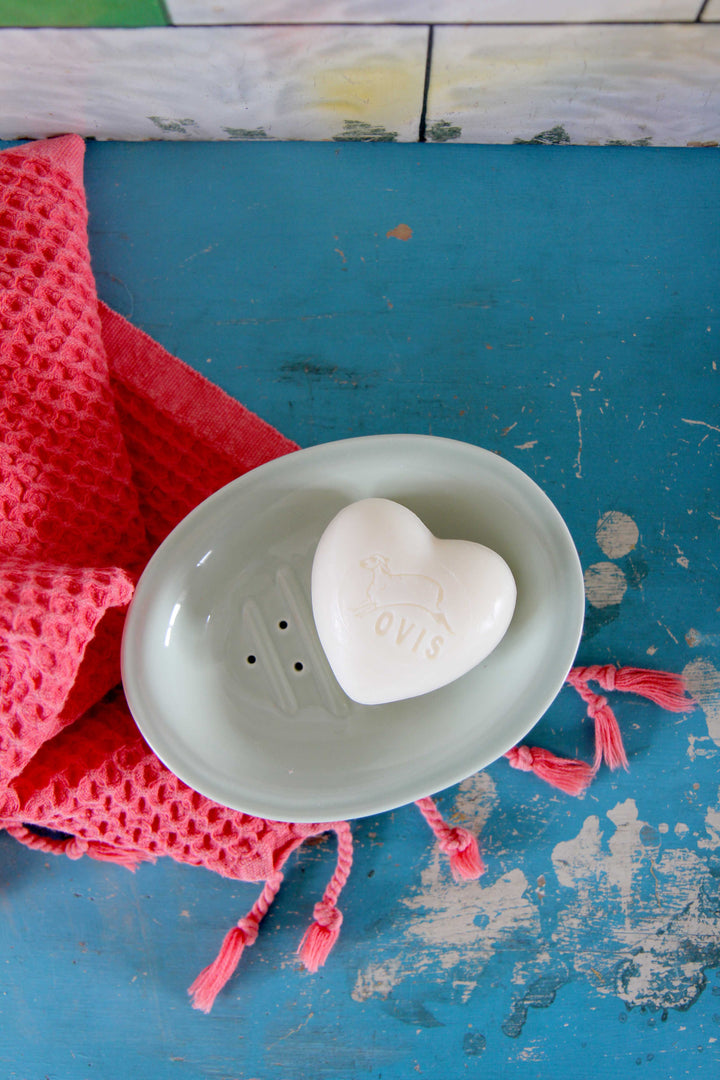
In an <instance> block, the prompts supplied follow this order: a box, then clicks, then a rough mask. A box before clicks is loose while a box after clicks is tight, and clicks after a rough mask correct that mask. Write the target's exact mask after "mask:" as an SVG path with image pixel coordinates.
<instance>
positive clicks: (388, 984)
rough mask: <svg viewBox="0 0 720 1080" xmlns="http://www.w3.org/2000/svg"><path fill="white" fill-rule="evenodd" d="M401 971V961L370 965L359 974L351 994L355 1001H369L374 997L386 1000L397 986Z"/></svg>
mask: <svg viewBox="0 0 720 1080" xmlns="http://www.w3.org/2000/svg"><path fill="white" fill-rule="evenodd" d="M399 970H400V961H399V960H394V961H390V962H389V963H387V964H369V965H368V967H366V968H364V969H363V970H362V971H359V972H358V975H357V979H356V980H355V986H354V987H353V989H352V994H351V997H352V999H353V1001H368V1000H369V999H370V998H373V997H379V998H386V997H387V996H388V995H389V994H390V993H391V992H392V990H393V989H394V987H395V985H396V982H397V976H398V972H399Z"/></svg>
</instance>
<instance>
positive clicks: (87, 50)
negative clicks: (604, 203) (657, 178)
mask: <svg viewBox="0 0 720 1080" xmlns="http://www.w3.org/2000/svg"><path fill="white" fill-rule="evenodd" d="M28 2H29V0H28ZM2 5H3V0H0V17H2V13H3V7H2ZM120 7H121V5H119V8H118V10H120ZM91 8H92V4H90V5H89V7H88V11H90V9H91ZM166 8H167V11H168V16H169V18H170V20H171V22H173V23H174V24H175V25H168V26H153V27H149V26H148V27H141V28H136V29H123V28H104V29H98V28H79V29H64V30H63V29H51V28H42V29H29V28H26V29H24V28H9V29H0V138H4V139H12V138H19V137H44V136H46V135H53V134H59V133H62V132H68V131H76V132H78V133H79V134H81V135H84V136H95V137H97V138H103V139H306V140H319V139H320V140H330V139H356V140H357V139H359V140H364V141H378V140H381V141H410V142H412V141H416V140H418V139H425V140H427V141H429V142H492V143H512V142H540V143H558V144H565V143H577V144H600V145H604V144H608V143H611V144H627V143H629V144H634V145H641V146H644V145H652V146H686V145H688V144H690V145H707V144H717V143H719V142H720V0H708V2H707V3H705V2H704V0H259V2H258V0H166ZM158 10H160V9H158ZM0 21H1V18H0Z"/></svg>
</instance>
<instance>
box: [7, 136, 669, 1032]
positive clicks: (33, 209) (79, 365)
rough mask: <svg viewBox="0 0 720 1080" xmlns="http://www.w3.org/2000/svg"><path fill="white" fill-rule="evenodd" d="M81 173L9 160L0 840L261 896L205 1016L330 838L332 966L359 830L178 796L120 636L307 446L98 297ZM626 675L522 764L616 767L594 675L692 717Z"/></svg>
mask: <svg viewBox="0 0 720 1080" xmlns="http://www.w3.org/2000/svg"><path fill="white" fill-rule="evenodd" d="M83 158H84V143H83V141H82V140H81V139H80V138H78V137H77V136H65V137H62V138H58V139H52V140H48V141H43V142H37V143H29V144H26V145H24V146H21V147H19V148H12V149H9V150H5V151H3V152H2V153H0V394H1V397H0V500H1V506H0V549H1V552H2V565H1V566H0V693H1V695H2V699H1V702H0V828H4V829H6V830H7V831H8V832H9V833H11V834H12V835H13V836H15V837H16V838H17V839H18V840H20V841H22V842H23V843H26V844H29V845H30V846H32V847H36V848H40V849H41V850H44V851H52V852H55V853H64V854H66V855H68V856H70V857H71V858H77V857H79V856H80V855H83V854H88V855H90V856H92V857H94V858H98V859H110V860H114V861H116V862H120V863H122V864H124V865H126V866H128V867H131V868H132V867H134V866H135V865H136V864H137V863H138V861H140V860H143V859H154V858H156V857H157V856H159V855H170V856H171V857H172V858H174V859H177V860H179V861H182V862H186V863H189V864H192V865H196V866H204V867H206V868H208V869H210V870H214V871H216V872H218V873H220V874H223V875H225V876H227V877H231V878H236V879H239V880H244V881H255V882H258V883H262V891H261V892H260V895H259V897H258V900H257V902H256V904H255V905H254V906H253V908H252V910H251V911H250V912H249V913H248V915H247V916H245V917H244V918H243V919H241V920H240V921H239V922H238V923H237V925H236V926H234V927H233V928H232V929H231V930H230V932H229V933H228V934H227V935H226V937H225V940H224V942H223V943H222V947H221V949H220V953H219V955H218V957H217V959H216V960H215V961H214V962H213V963H212V964H211V965H209V967H208V968H206V969H205V971H204V972H202V973H201V975H200V976H199V977H198V979H196V981H195V983H194V984H193V986H192V987H191V993H192V996H193V1003H194V1004H195V1005H196V1007H198V1008H201V1009H203V1010H206V1011H207V1010H208V1009H209V1008H210V1007H211V1006H212V1003H213V1000H214V998H215V996H216V995H217V993H218V991H219V990H220V989H221V988H222V986H223V985H224V984H225V982H226V981H227V979H228V978H229V977H230V975H231V974H232V972H233V970H234V968H235V965H236V964H237V962H238V960H239V958H240V955H241V953H242V950H243V948H244V947H245V946H247V945H250V944H252V942H253V941H254V940H255V937H256V935H257V931H258V925H259V922H260V920H261V919H262V917H263V915H264V914H265V912H266V911H267V908H268V906H269V904H270V903H271V902H272V899H273V897H274V895H275V893H276V892H277V890H278V888H279V887H280V883H281V881H282V869H283V866H284V864H285V862H286V860H287V859H288V857H289V855H290V854H291V853H292V852H293V851H294V850H295V849H296V848H297V847H298V846H299V845H300V844H302V843H303V841H304V840H305V839H307V838H308V837H311V836H317V835H319V834H321V833H326V832H329V831H332V832H334V833H335V834H336V836H337V847H338V853H337V864H336V867H335V870H334V872H333V874H332V876H331V878H330V880H329V883H328V887H327V889H326V891H325V894H324V895H323V897H322V898H321V899H320V900H319V901H318V903H316V905H315V909H314V913H313V915H314V921H313V922H312V924H311V926H310V929H309V930H308V932H307V934H306V935H305V938H304V939H303V942H302V943H301V947H300V956H301V959H302V960H303V962H304V963H305V964H306V966H307V967H308V968H309V969H310V970H315V969H316V968H317V967H318V966H319V965H320V964H322V963H323V962H324V960H325V959H326V957H327V954H328V952H329V950H330V948H331V947H332V945H333V943H334V941H335V940H336V938H337V935H338V932H339V929H340V923H341V915H340V912H339V911H338V908H337V900H338V897H339V894H340V890H341V889H342V887H343V884H344V883H345V881H346V879H347V876H348V874H349V872H350V867H351V862H352V843H351V837H350V829H349V826H348V825H347V823H346V822H331V823H327V822H325V823H323V822H318V823H316V824H302V825H300V824H292V823H279V822H272V821H265V820H262V819H259V818H255V817H252V816H250V815H247V814H242V813H239V812H236V811H232V810H229V809H227V808H226V807H223V806H220V805H218V804H217V803H214V802H212V801H211V800H210V799H207V798H205V797H204V796H202V795H199V794H198V793H197V792H195V791H192V790H191V789H190V788H189V787H187V786H186V785H185V784H183V783H182V781H180V780H179V779H178V778H177V777H175V776H174V775H173V774H172V773H170V772H169V771H168V770H167V769H166V768H165V767H164V766H163V765H162V763H161V762H160V761H159V760H158V759H157V757H156V756H155V755H154V754H153V753H152V751H151V750H150V749H149V748H148V747H147V745H146V743H145V742H144V740H143V739H142V737H141V736H140V734H139V732H138V729H137V727H136V726H135V724H134V722H133V720H132V717H131V716H130V713H129V711H128V708H127V705H126V703H125V699H124V696H123V694H122V690H121V688H120V686H119V681H120V671H119V652H120V649H119V646H120V636H121V632H122V625H123V619H124V614H125V611H126V609H127V605H128V603H129V601H130V599H131V597H132V593H133V588H134V583H135V581H136V580H137V577H138V575H139V573H140V571H141V570H142V568H143V566H144V565H145V563H146V561H147V559H148V558H149V556H150V554H151V553H152V552H153V551H154V550H155V548H156V547H157V546H158V544H159V543H161V542H162V540H163V539H164V538H165V537H166V536H167V534H168V533H169V532H170V530H171V529H172V528H173V527H174V526H175V525H176V524H177V523H178V522H179V521H180V520H181V519H182V518H183V517H184V516H185V515H186V514H187V513H188V512H189V511H190V510H191V509H192V508H193V507H194V506H196V505H197V504H198V503H199V502H201V501H202V500H203V499H204V498H206V497H207V496H208V495H210V494H211V493H212V492H213V491H215V490H216V489H217V488H219V487H221V486H222V485H224V484H226V483H228V482H229V481H230V480H232V479H234V478H235V477H237V476H239V475H241V474H243V473H245V472H247V471H248V470H249V469H252V468H255V467H256V466H257V465H260V464H262V463H263V462H266V461H268V460H270V459H272V458H274V457H277V456H279V455H281V454H286V453H290V452H292V451H294V450H295V449H297V447H296V446H295V444H294V443H292V442H290V441H289V440H288V439H286V438H284V437H283V436H282V435H281V434H280V433H279V432H277V431H275V430H274V429H273V428H272V427H270V426H269V425H268V424H266V423H265V422H264V421H262V420H261V419H259V418H258V417H257V416H254V415H253V414H252V413H250V412H248V411H247V410H246V409H245V408H243V406H242V405H240V404H239V403H238V402H237V401H234V400H233V399H232V398H230V397H228V395H226V394H224V393H223V392H222V391H221V390H220V389H218V388H217V387H215V386H213V385H211V384H210V383H208V382H207V380H205V379H203V378H202V377H201V376H200V375H198V374H197V373H196V372H194V371H193V370H192V369H191V368H189V367H187V366H186V365H185V364H183V363H182V362H181V361H179V360H177V359H176V358H174V357H172V356H170V355H169V354H168V353H167V352H166V351H165V350H164V349H162V348H161V346H160V345H158V344H157V343H156V342H154V341H152V340H151V339H150V338H149V337H147V336H146V335H145V334H143V333H142V332H141V331H139V330H137V329H135V328H134V327H132V326H130V324H129V323H127V322H126V321H125V320H124V319H122V318H121V317H120V316H119V315H117V314H115V313H114V312H112V311H110V310H109V309H108V308H107V307H105V306H104V305H103V304H100V303H99V302H98V299H97V295H96V290H95V282H94V279H93V275H92V271H91V268H90V257H89V253H88V244H87V207H86V201H85V193H84V187H83V175H82V168H83ZM630 670H634V669H630ZM615 671H616V669H614V668H612V669H611V668H586V669H575V670H574V672H573V673H571V676H572V678H571V680H570V681H571V683H572V685H573V686H575V688H576V689H577V690H578V692H579V693H580V694H581V696H582V697H583V699H584V700H585V702H586V704H587V705H588V712H589V715H590V716H591V717H592V718H593V719H595V721H596V723H597V724H598V725H599V727H598V729H597V730H598V731H599V732H600V734H598V736H597V738H598V743H597V746H598V749H597V754H596V762H595V765H594V766H593V767H590V766H589V765H585V764H584V763H583V762H568V761H566V760H565V759H560V758H557V757H554V756H553V755H551V754H548V753H547V752H546V751H540V750H537V749H531V748H528V747H522V748H519V749H516V751H515V752H514V754H513V753H512V752H511V753H510V754H508V760H509V761H510V764H512V765H514V766H515V767H516V768H522V769H525V770H528V771H534V772H536V773H537V775H539V776H542V777H543V778H544V779H546V780H548V781H549V782H550V783H554V784H556V786H559V787H562V788H564V790H566V791H568V792H570V793H573V794H578V793H581V792H582V790H584V788H585V786H586V785H587V783H588V782H589V780H590V779H591V777H592V775H593V773H594V772H595V771H596V770H597V768H598V767H599V765H600V762H601V761H602V760H603V759H604V760H606V761H607V762H608V763H609V764H610V765H611V766H615V765H617V764H624V762H625V759H624V753H623V752H622V741H621V740H620V736H619V730H618V729H617V723H616V722H615V719H614V716H613V714H612V712H611V710H610V708H609V705H608V704H607V699H606V698H604V697H600V696H599V695H597V694H595V693H594V692H593V691H591V690H590V689H589V687H588V682H589V681H591V680H593V681H596V682H598V683H599V685H600V686H601V687H602V688H603V689H606V690H608V691H611V690H614V689H624V690H635V692H638V693H643V694H645V696H647V697H651V698H653V700H657V701H659V702H660V703H661V704H663V706H664V707H666V708H675V709H680V708H687V707H688V704H689V701H688V698H687V696H686V695H685V693H684V688H683V687H682V683H681V682H680V681H679V680H677V679H676V678H675V677H674V676H670V675H665V674H664V673H647V672H639V673H637V674H636V675H634V676H632V677H630V676H627V677H623V676H622V673H621V672H617V673H616V674H615ZM573 680H574V681H573ZM653 694H655V697H653ZM418 805H419V808H420V810H421V811H422V813H423V815H424V816H425V818H426V820H427V821H428V823H429V824H430V826H431V828H432V829H433V831H434V833H435V835H436V836H437V839H438V841H439V844H440V847H441V848H442V850H443V851H445V852H446V853H447V854H448V856H449V858H450V863H451V866H452V869H453V872H454V873H455V874H456V876H457V877H465V878H472V877H477V876H478V875H479V874H480V873H481V872H482V862H481V860H480V857H479V853H478V850H477V844H476V842H475V839H474V837H472V836H471V835H470V834H469V833H468V832H467V831H466V830H465V829H462V828H459V827H456V828H450V827H449V826H448V825H446V824H445V822H443V820H442V818H441V817H440V815H439V813H438V811H437V808H436V807H435V805H434V803H433V801H432V800H431V799H423V800H421V801H420V803H419V804H418Z"/></svg>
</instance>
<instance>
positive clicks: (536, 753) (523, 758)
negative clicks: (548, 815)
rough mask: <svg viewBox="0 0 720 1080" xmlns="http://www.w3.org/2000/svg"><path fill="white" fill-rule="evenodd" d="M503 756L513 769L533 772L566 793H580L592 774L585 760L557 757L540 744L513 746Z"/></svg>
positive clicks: (588, 782) (584, 788)
mask: <svg viewBox="0 0 720 1080" xmlns="http://www.w3.org/2000/svg"><path fill="white" fill-rule="evenodd" d="M505 757H506V758H507V760H508V761H509V763H510V764H511V765H512V767H513V768H514V769H520V771H521V772H531V773H534V774H535V776H538V777H540V779H541V780H545V781H546V783H548V784H552V786H553V787H556V788H559V789H560V791H564V792H565V794H566V795H582V794H583V792H584V791H585V790H586V788H587V787H588V785H589V784H590V782H591V781H592V778H593V776H594V770H593V768H592V766H591V765H588V764H587V762H585V761H579V760H578V759H577V758H563V757H557V755H555V754H552V753H550V751H549V750H543V749H542V747H540V746H524V745H523V746H514V747H513V748H512V750H508V752H507V753H506V754H505Z"/></svg>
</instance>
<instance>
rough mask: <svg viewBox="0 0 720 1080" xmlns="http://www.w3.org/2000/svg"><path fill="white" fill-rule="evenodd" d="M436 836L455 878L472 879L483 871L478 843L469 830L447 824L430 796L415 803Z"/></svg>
mask: <svg viewBox="0 0 720 1080" xmlns="http://www.w3.org/2000/svg"><path fill="white" fill-rule="evenodd" d="M415 805H416V806H417V808H418V809H419V811H420V813H421V814H422V815H423V817H424V818H425V820H426V821H427V823H428V825H429V826H430V828H431V829H432V831H433V832H434V833H435V836H436V837H437V841H438V846H439V848H440V850H441V851H442V852H444V854H445V855H447V856H449V859H450V869H451V870H452V873H453V877H455V878H456V879H457V880H473V879H475V878H479V877H480V875H481V874H483V873H484V872H485V866H484V864H483V861H482V858H481V857H480V851H479V848H478V843H477V840H476V839H475V837H474V836H473V834H472V833H471V832H468V830H467V829H463V828H461V827H459V826H457V827H452V826H450V825H448V824H447V823H446V822H445V821H444V819H443V817H442V815H441V814H440V811H439V810H438V808H437V806H436V805H435V802H434V801H433V800H432V799H430V798H425V799H418V801H417V802H416V803H415Z"/></svg>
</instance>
